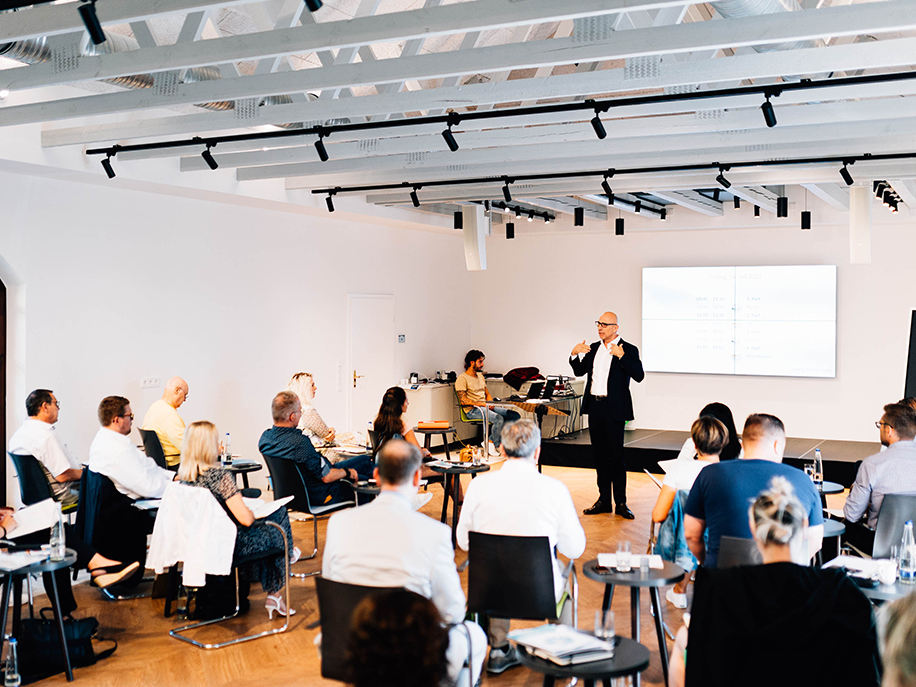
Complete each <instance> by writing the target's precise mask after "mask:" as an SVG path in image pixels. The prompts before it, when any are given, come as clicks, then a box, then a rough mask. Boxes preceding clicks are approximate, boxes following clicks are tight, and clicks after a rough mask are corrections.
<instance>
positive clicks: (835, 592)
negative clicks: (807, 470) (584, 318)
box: [671, 477, 881, 687]
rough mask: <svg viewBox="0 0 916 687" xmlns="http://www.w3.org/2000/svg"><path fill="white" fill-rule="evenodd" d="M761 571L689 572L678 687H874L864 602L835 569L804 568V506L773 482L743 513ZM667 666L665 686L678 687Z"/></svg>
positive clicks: (676, 656)
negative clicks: (691, 580)
mask: <svg viewBox="0 0 916 687" xmlns="http://www.w3.org/2000/svg"><path fill="white" fill-rule="evenodd" d="M748 517H749V519H750V527H751V532H752V533H753V535H754V541H755V542H756V544H757V548H758V549H759V550H760V553H761V554H762V556H763V565H753V566H741V567H737V568H728V569H716V570H713V569H707V568H705V567H702V566H701V567H700V568H699V569H698V570H697V578H696V590H695V594H694V598H693V608H692V614H691V618H690V632H689V638H688V639H687V643H686V652H685V650H684V645H683V641H682V639H683V634H682V633H683V628H682V633H679V641H678V642H677V643H676V644H675V649H674V652H673V654H672V660H673V661H677V662H678V664H680V665H683V664H682V659H683V658H684V656H685V655H686V684H687V685H688V687H691V686H693V685H696V686H699V685H703V686H704V687H716V686H718V685H721V686H723V687H724V686H725V685H730V686H731V685H742V686H743V687H755V686H758V685H759V686H760V687H763V686H764V685H766V686H767V687H771V686H772V685H773V684H774V683H776V682H781V683H783V684H790V685H855V686H856V687H877V685H879V684H880V681H881V677H880V666H881V661H880V657H879V654H878V642H877V632H876V627H875V619H874V616H873V614H872V609H871V603H870V602H869V601H868V599H867V598H866V597H865V595H864V594H863V593H862V592H861V590H860V589H859V588H858V586H857V585H856V584H855V583H854V582H852V581H851V580H850V579H849V578H848V577H847V576H846V572H845V571H844V570H842V569H840V568H810V567H807V565H806V564H807V558H808V556H807V545H806V541H805V534H806V533H805V531H806V529H807V526H808V523H807V520H806V510H805V508H804V506H803V505H802V504H801V502H800V501H799V499H798V498H797V497H796V495H795V493H794V489H793V488H792V485H791V484H790V483H789V481H788V480H786V479H785V478H784V477H775V478H774V479H773V480H772V481H771V482H770V485H769V487H768V488H767V489H766V490H764V491H763V492H762V493H761V494H760V495H759V496H758V497H757V499H756V500H755V501H754V503H753V504H752V505H751V507H750V509H749V511H748ZM678 673H679V671H678V669H677V667H675V665H674V664H672V678H673V679H672V680H671V684H672V685H674V684H681V683H680V682H679V680H678V678H679V674H678Z"/></svg>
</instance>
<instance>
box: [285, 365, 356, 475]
mask: <svg viewBox="0 0 916 687" xmlns="http://www.w3.org/2000/svg"><path fill="white" fill-rule="evenodd" d="M286 389H287V391H292V392H293V393H294V394H296V396H298V397H299V403H300V404H301V405H302V416H301V417H300V418H299V425H298V428H299V431H300V432H302V433H303V434H305V435H306V436H308V437H309V438H310V439H312V442H313V443H315V444H316V445H317V446H318V451H319V452H320V453H321V454H322V455H323V456H324V457H325V458H327V459H328V460H329V461H330V462H331V463H333V464H335V465H336V464H337V463H339V462H340V461H342V460H346V459H347V458H348V457H349V456H347V455H344V454H341V453H340V452H339V451H335V450H334V448H333V447H334V446H337V445H339V444H340V443H341V442H343V443H356V442H357V438H356V436H354V435H353V434H352V433H351V432H345V433H344V434H342V435H340V436H338V435H337V432H336V431H335V430H334V428H333V427H328V426H327V424H325V421H324V420H322V419H321V415H319V414H318V411H317V410H315V407H314V406H313V405H312V400H314V398H315V394H316V393H317V392H318V385H317V384H315V376H314V375H313V374H312V373H311V372H297V373H296V374H294V375H293V376H292V377H290V379H289V383H288V384H287V385H286ZM322 443H324V444H325V447H324V448H322V447H321V446H320V444H322Z"/></svg>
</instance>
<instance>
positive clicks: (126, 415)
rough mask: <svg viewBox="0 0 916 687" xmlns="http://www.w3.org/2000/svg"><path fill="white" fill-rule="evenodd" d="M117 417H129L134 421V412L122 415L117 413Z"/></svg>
mask: <svg viewBox="0 0 916 687" xmlns="http://www.w3.org/2000/svg"><path fill="white" fill-rule="evenodd" d="M118 417H129V418H130V421H131V422H133V421H134V414H133V413H126V414H124V415H118Z"/></svg>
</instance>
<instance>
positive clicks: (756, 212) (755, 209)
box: [754, 205, 760, 219]
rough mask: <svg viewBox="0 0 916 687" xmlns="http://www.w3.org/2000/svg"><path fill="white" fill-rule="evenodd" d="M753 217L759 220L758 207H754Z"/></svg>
mask: <svg viewBox="0 0 916 687" xmlns="http://www.w3.org/2000/svg"><path fill="white" fill-rule="evenodd" d="M754 217H757V218H758V219H759V218H760V206H759V205H755V206H754Z"/></svg>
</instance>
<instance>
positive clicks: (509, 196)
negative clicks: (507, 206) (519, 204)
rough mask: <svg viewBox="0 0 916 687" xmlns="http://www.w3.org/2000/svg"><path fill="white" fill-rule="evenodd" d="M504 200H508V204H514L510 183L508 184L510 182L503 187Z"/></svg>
mask: <svg viewBox="0 0 916 687" xmlns="http://www.w3.org/2000/svg"><path fill="white" fill-rule="evenodd" d="M503 198H505V199H506V202H507V203H511V202H512V193H511V192H510V191H509V182H508V180H507V181H506V183H505V184H504V185H503Z"/></svg>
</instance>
